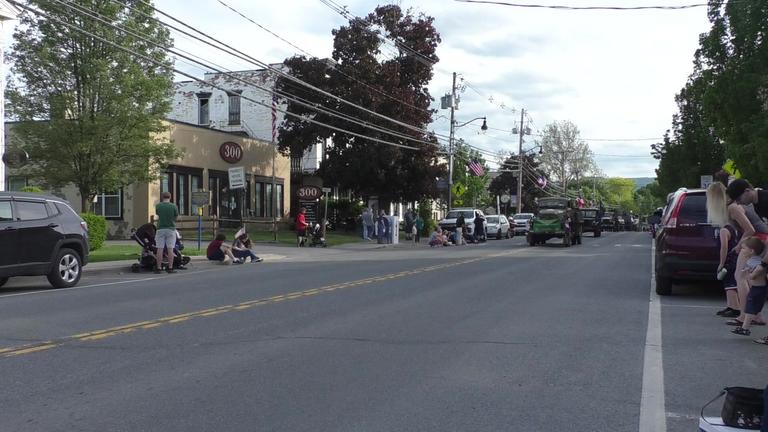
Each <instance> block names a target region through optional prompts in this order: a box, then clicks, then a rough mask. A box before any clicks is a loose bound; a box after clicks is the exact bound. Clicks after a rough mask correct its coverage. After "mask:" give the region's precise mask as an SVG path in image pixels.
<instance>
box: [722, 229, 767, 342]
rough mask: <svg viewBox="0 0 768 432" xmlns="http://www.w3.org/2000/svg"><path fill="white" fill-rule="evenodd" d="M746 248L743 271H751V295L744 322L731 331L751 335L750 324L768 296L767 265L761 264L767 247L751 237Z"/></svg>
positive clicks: (745, 244)
mask: <svg viewBox="0 0 768 432" xmlns="http://www.w3.org/2000/svg"><path fill="white" fill-rule="evenodd" d="M742 247H743V248H745V249H746V252H747V256H748V257H749V259H748V260H747V264H746V265H745V266H744V269H743V270H742V271H745V272H749V295H748V296H747V304H746V305H745V306H744V322H743V323H742V324H741V325H740V326H739V327H736V328H735V329H733V330H732V331H731V333H733V334H737V335H741V336H749V335H751V334H752V332H751V331H750V329H749V328H750V326H751V325H752V320H754V319H755V316H756V315H757V314H759V313H760V311H762V310H763V306H764V305H765V300H766V298H767V297H768V285H766V279H765V267H763V266H761V265H760V262H761V260H762V259H761V255H762V254H763V250H764V249H765V245H764V244H763V242H762V241H761V240H760V239H759V238H757V237H750V238H748V239H747V240H746V241H744V244H743V245H742Z"/></svg>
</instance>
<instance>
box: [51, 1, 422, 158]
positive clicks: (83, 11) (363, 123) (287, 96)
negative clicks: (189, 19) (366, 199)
mask: <svg viewBox="0 0 768 432" xmlns="http://www.w3.org/2000/svg"><path fill="white" fill-rule="evenodd" d="M53 1H54V2H56V3H60V4H62V5H64V6H65V7H67V8H69V9H72V10H74V11H76V12H79V13H80V14H81V15H84V16H87V17H89V18H92V19H95V20H97V21H99V22H101V23H102V24H104V25H106V26H109V27H111V28H114V29H116V30H118V31H121V32H123V33H126V34H129V35H131V36H133V37H136V38H137V39H139V40H142V41H144V42H146V43H148V44H151V45H153V46H155V47H157V48H160V49H163V50H164V51H167V52H170V53H172V54H175V55H177V56H181V57H182V58H185V59H187V60H191V61H193V62H194V63H197V64H199V65H201V66H203V67H205V68H207V69H209V70H211V69H212V70H214V71H215V72H218V73H221V74H223V75H225V76H227V77H229V78H231V79H233V80H236V81H240V82H242V83H244V84H246V85H250V86H252V87H255V88H257V89H259V90H262V91H264V92H265V93H266V94H272V93H275V94H277V95H279V96H282V97H284V98H285V99H287V100H290V101H292V102H294V103H297V104H299V105H301V106H304V107H306V108H308V109H311V110H314V111H317V112H319V113H321V114H326V115H329V116H332V117H336V118H340V119H342V120H345V121H348V122H350V123H354V124H357V125H359V126H363V127H365V128H368V129H371V130H375V131H377V132H382V133H385V134H389V135H392V136H395V137H398V138H402V139H406V140H409V141H413V142H418V143H420V144H427V145H434V143H432V142H428V141H423V140H420V139H417V138H414V137H410V136H407V135H404V134H401V133H399V132H397V131H393V130H391V129H384V128H381V127H378V126H376V125H373V124H371V123H369V122H366V121H362V120H359V119H357V118H354V117H351V116H348V115H346V114H343V113H340V112H338V111H335V110H332V109H328V108H325V107H322V106H320V105H319V104H316V103H311V102H308V101H306V100H305V99H302V98H299V97H297V96H294V95H292V94H290V93H285V92H282V91H279V90H272V89H268V88H266V87H262V86H260V85H259V84H258V83H255V82H253V81H250V80H247V79H244V78H241V77H239V76H237V75H234V74H231V73H228V72H225V71H222V70H220V69H217V68H215V67H212V66H211V65H210V64H206V63H204V62H200V61H197V60H192V59H191V58H189V57H187V56H185V55H183V54H179V53H178V52H176V51H174V49H172V48H169V47H167V46H165V45H162V44H159V43H156V42H153V41H151V40H149V39H146V38H144V37H142V36H141V35H138V34H136V33H135V32H132V31H130V30H127V29H125V28H122V27H118V26H116V25H114V24H113V23H111V22H109V21H107V20H106V19H105V18H106V17H104V16H103V15H101V14H99V13H98V12H94V13H95V14H96V15H94V14H92V13H91V12H90V11H88V10H87V9H84V8H81V7H79V6H76V5H74V4H72V3H70V2H64V1H62V0H53ZM179 51H182V52H183V50H179ZM214 66H215V65H214ZM241 97H242V95H241Z"/></svg>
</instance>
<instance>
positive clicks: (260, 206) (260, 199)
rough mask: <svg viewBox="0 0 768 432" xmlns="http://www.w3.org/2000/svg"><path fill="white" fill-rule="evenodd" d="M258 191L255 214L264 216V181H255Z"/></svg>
mask: <svg viewBox="0 0 768 432" xmlns="http://www.w3.org/2000/svg"><path fill="white" fill-rule="evenodd" d="M253 187H254V190H255V191H256V194H255V195H256V196H255V198H256V199H255V200H254V209H253V215H254V216H256V217H264V183H258V182H257V183H255V184H254V185H253Z"/></svg>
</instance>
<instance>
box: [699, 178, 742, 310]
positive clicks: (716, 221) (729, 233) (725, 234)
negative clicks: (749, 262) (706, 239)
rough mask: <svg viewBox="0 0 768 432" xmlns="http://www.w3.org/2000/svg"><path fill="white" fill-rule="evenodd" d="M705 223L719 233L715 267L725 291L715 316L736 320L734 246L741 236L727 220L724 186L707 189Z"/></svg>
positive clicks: (735, 253) (737, 307)
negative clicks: (718, 249)
mask: <svg viewBox="0 0 768 432" xmlns="http://www.w3.org/2000/svg"><path fill="white" fill-rule="evenodd" d="M707 223H709V224H710V225H712V227H713V228H715V229H716V230H717V229H718V228H719V231H716V232H715V234H718V233H719V236H718V237H719V238H720V254H719V256H720V263H719V265H718V267H717V279H718V280H720V281H722V283H723V289H724V290H725V299H726V305H725V309H722V310H719V311H717V316H721V317H725V318H736V317H738V316H739V315H740V314H741V309H740V307H739V294H738V289H737V288H738V284H737V282H736V269H737V266H736V262H737V258H738V253H737V252H736V246H737V245H738V244H739V240H741V234H740V233H739V230H738V229H737V228H736V226H735V224H734V223H733V222H731V221H730V220H729V218H728V208H727V205H726V193H725V185H723V184H722V183H720V182H714V183H712V184H711V185H709V187H707Z"/></svg>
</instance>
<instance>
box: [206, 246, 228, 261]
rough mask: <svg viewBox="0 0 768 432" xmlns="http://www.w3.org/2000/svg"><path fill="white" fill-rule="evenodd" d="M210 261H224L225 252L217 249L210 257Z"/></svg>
mask: <svg viewBox="0 0 768 432" xmlns="http://www.w3.org/2000/svg"><path fill="white" fill-rule="evenodd" d="M208 259H209V260H211V261H224V252H222V251H221V249H216V250H215V251H213V253H211V254H210V255H208Z"/></svg>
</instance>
